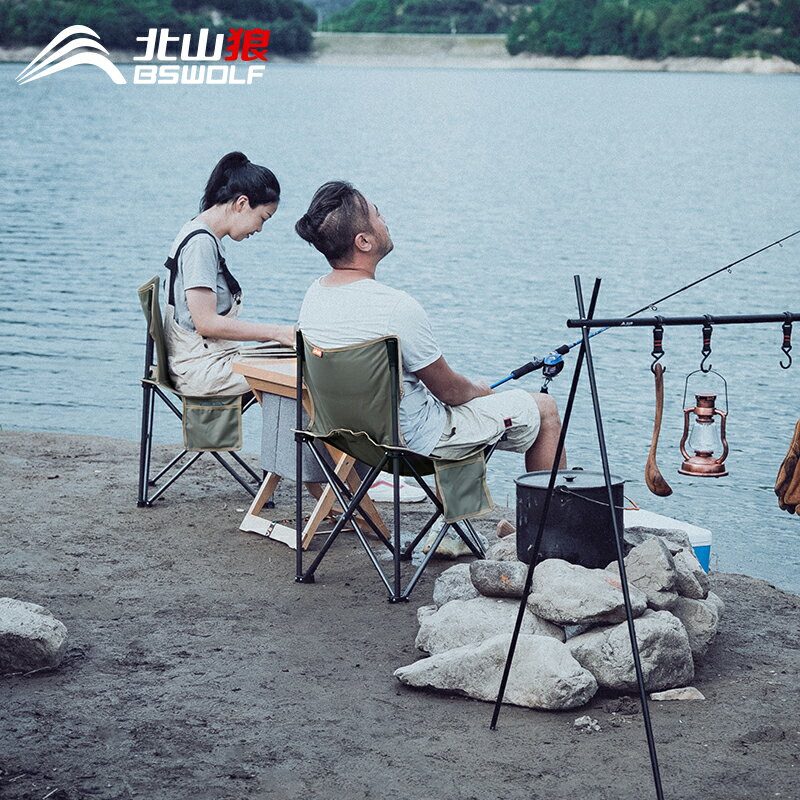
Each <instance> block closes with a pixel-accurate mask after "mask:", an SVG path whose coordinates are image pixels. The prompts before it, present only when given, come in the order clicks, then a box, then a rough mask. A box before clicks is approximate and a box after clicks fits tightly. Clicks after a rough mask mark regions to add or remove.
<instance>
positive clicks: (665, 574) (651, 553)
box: [606, 536, 678, 611]
mask: <svg viewBox="0 0 800 800" xmlns="http://www.w3.org/2000/svg"><path fill="white" fill-rule="evenodd" d="M606 570H607V571H608V572H609V573H611V574H612V575H614V576H616V577H617V578H619V564H617V563H616V562H613V563H612V564H609V565H608V567H606ZM625 574H626V575H627V577H628V583H629V585H630V584H632V585H633V586H635V587H636V588H637V589H641V590H642V591H643V592H644V593H645V595H646V596H647V605H648V606H650V608H654V609H655V610H656V611H663V610H666V609H669V608H671V607H672V606H673V605H674V604H675V601H676V600H677V599H678V593H677V591H675V588H676V586H677V583H678V577H677V574H676V572H675V564H674V563H673V560H672V554H671V553H670V552H669V549H668V547H667V545H666V544H665V543H664V540H663V539H661V538H660V537H657V536H653V537H652V538H650V539H645V541H643V542H642V543H641V544H638V545H636V547H634V548H633V549H632V550H631V551H630V553H628V555H627V556H626V557H625Z"/></svg>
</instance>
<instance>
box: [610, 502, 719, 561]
mask: <svg viewBox="0 0 800 800" xmlns="http://www.w3.org/2000/svg"><path fill="white" fill-rule="evenodd" d="M624 524H625V533H624V536H623V538H624V539H625V543H626V544H627V545H628V546H629V547H635V546H636V545H638V544H641V543H642V542H644V541H645V540H646V539H649V538H651V537H653V536H660V537H662V538H663V539H664V540H665V543H666V544H667V546H668V547H669V549H670V552H671V553H673V554H675V553H676V552H678V550H681V549H687V548H691V546H692V543H691V539H690V536H692V535H695V536H706V535H707V534H708V533H709V531H707V530H706V529H705V528H699V527H698V526H697V525H691V524H689V523H688V522H681V521H680V520H677V519H672V518H671V517H665V516H664V515H663V514H656V513H655V512H653V511H645V510H644V509H643V508H640V509H637V510H634V511H625V512H624Z"/></svg>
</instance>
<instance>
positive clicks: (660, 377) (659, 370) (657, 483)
mask: <svg viewBox="0 0 800 800" xmlns="http://www.w3.org/2000/svg"><path fill="white" fill-rule="evenodd" d="M653 374H654V375H655V376H656V413H655V420H654V422H653V441H652V442H651V443H650V453H649V455H648V456H647V463H646V464H645V466H644V480H645V483H646V484H647V488H648V489H649V490H650V491H651V492H652V493H653V494H657V495H658V496H659V497H669V496H670V495H671V494H672V487H670V485H669V484H668V483H667V481H666V480H665V478H664V476H663V475H662V474H661V470H660V469H659V468H658V465H657V464H656V447H658V434H659V433H660V432H661V416H662V414H663V411H664V367H663V366H662V365H661V364H654V365H653Z"/></svg>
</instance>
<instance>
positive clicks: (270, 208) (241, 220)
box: [228, 195, 278, 242]
mask: <svg viewBox="0 0 800 800" xmlns="http://www.w3.org/2000/svg"><path fill="white" fill-rule="evenodd" d="M242 201H244V202H242ZM277 210H278V204H277V203H263V204H262V205H260V206H256V207H255V208H252V207H251V206H250V201H249V200H248V199H247V198H246V197H245V196H244V195H242V196H241V197H240V198H239V199H238V200H236V201H235V202H234V204H233V213H232V215H231V226H230V231H229V233H228V235H229V236H230V237H231V239H233V240H234V241H236V242H241V241H243V240H244V239H246V238H247V237H248V236H252V235H253V234H254V233H260V232H261V229H262V228H263V227H264V223H265V222H266V221H267V220H268V219H269V218H270V217H272V215H273V214H274V213H275V212H276V211H277Z"/></svg>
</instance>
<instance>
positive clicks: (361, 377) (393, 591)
mask: <svg viewBox="0 0 800 800" xmlns="http://www.w3.org/2000/svg"><path fill="white" fill-rule="evenodd" d="M297 359H298V364H297V377H298V386H297V397H301V395H302V388H303V386H305V389H306V391H307V392H308V395H309V398H310V401H311V409H310V417H311V421H310V423H309V425H308V427H307V428H305V429H304V428H303V421H302V406H301V405H300V403H298V405H297V429H296V432H295V440H296V442H297V486H302V482H303V476H302V458H301V453H302V448H303V447H304V446H306V447H309V448H311V451H312V453H314V457H315V459H316V461H317V462H318V463H319V465H320V467H321V469H322V470H323V472H324V473H325V475H326V479H327V480H328V482H329V483H330V486H331V488H332V489H333V491H334V493H335V494H336V497H337V500H338V501H339V503H340V504H341V507H342V508H343V509H344V513H343V514H342V516H341V518H340V519H339V520H338V522H337V524H336V525H335V526H334V528H333V530H332V531H331V533H330V534H329V535H328V538H327V539H326V540H325V542H324V544H323V545H322V547H321V549H320V550H319V552H318V553H317V554H316V556H315V558H314V560H313V562H312V564H311V565H310V566H309V567H308V569H306V570H305V571H304V570H303V548H302V547H301V546H300V542H301V539H300V537H301V524H300V522H299V520H301V519H302V507H301V502H300V494H299V493H298V494H297V509H296V520H298V522H297V537H298V544H297V550H296V578H295V579H296V580H297V581H298V582H301V583H313V582H314V573H315V572H316V569H317V567H318V566H319V564H320V562H321V561H322V559H323V558H324V557H325V555H326V554H327V552H328V550H329V549H330V547H331V545H332V544H333V542H334V541H335V540H336V537H337V536H338V535H339V533H340V532H341V530H342V529H343V528H344V526H345V525H347V524H348V523H350V524H351V525H352V527H353V528H354V530H355V533H356V535H357V536H358V539H359V541H360V542H361V545H362V546H363V547H364V550H365V551H366V553H367V555H368V557H369V559H370V561H371V562H372V565H373V567H374V568H375V569H376V571H377V572H378V575H379V576H380V578H381V580H382V582H383V585H384V586H385V587H386V590H387V591H388V593H389V600H390V601H391V602H397V601H399V600H407V599H408V596H409V594H410V593H411V591H412V590H413V588H414V586H415V585H416V583H417V581H418V580H419V579H420V577H421V576H422V573H423V572H424V570H425V568H426V567H427V565H428V563H429V561H430V559H431V558H432V557H433V555H434V553H435V552H436V548H437V547H438V546H439V545H440V544H441V542H442V539H444V537H445V535H446V534H447V532H448V531H449V530H450V528H451V527H452V528H453V529H454V530H455V531H456V533H457V534H458V535H459V536H460V537H461V539H462V540H463V541H464V542H465V543H466V545H467V546H468V547H469V549H470V550H471V551H472V552H473V553H474V554H475V555H476V556H477V557H478V558H483V557H484V555H485V553H484V550H483V546H482V544H481V541H480V538H479V537H478V534H477V532H476V531H475V529H474V527H473V526H472V524H471V523H470V522H469V520H468V519H467V517H470V516H476V515H477V514H480V513H485V512H486V511H489V510H490V509H491V508H492V505H493V504H492V501H491V496H490V495H489V492H488V488H487V487H486V481H485V470H486V461H487V459H488V458H489V456H490V455H491V453H492V452H493V451H494V449H495V447H496V446H497V445H496V444H495V445H492V446H491V447H489V448H486V449H485V450H484V449H480V450H478V451H477V452H476V453H474V454H471V455H470V456H469V457H467V458H465V459H460V460H458V461H444V460H440V459H434V458H431V457H430V456H423V455H420V454H419V453H415V452H413V451H412V450H409V449H408V448H407V447H406V446H405V445H404V442H403V440H402V436H401V432H400V426H399V422H398V412H399V405H400V396H401V393H400V377H401V371H400V364H401V360H400V344H399V342H398V339H397V337H394V336H386V337H382V338H380V339H374V340H372V341H370V342H366V343H364V344H360V345H354V346H349V347H340V348H324V349H323V348H319V347H316V346H315V345H314V344H312V343H311V342H309V341H308V340H306V339H304V337H303V335H302V333H301V332H299V331H298V334H297ZM320 443H326V444H329V445H332V446H333V447H335V448H337V449H338V450H341V451H342V452H344V453H347V454H348V455H350V456H353V457H354V458H356V459H358V460H359V461H361V462H363V463H365V464H367V465H369V466H370V467H371V469H370V470H369V473H368V474H367V475H366V477H364V478H363V480H362V481H361V483H360V485H359V486H358V487H357V489H356V490H355V491H352V490H351V489H350V488H349V487H348V486H347V485H346V484H345V483H344V482H342V480H341V479H340V478H338V477H337V476H336V474H335V473H334V472H333V470H332V469H331V468H330V466H329V465H328V463H327V462H326V460H325V459H324V458H323V457H322V451H321V450H320ZM381 470H385V471H386V472H391V473H392V475H393V477H394V501H393V512H394V515H393V532H392V539H391V541H390V540H389V539H388V538H387V537H386V536H385V535H384V534H383V533H381V531H380V530H378V529H377V528H376V527H375V526H373V525H372V524H371V521H370V518H369V516H368V515H367V514H364V513H363V512H361V516H362V517H363V518H364V520H366V522H367V524H368V525H369V527H370V528H372V533H373V534H374V535H375V536H376V537H377V539H378V540H379V541H380V542H382V544H383V545H384V546H385V547H386V548H388V550H389V552H390V553H391V554H392V566H393V575H392V576H391V578H390V577H389V576H387V574H386V573H385V572H384V570H383V568H382V567H381V565H380V563H379V560H378V556H377V555H376V553H375V552H374V551H373V549H372V547H371V546H370V544H369V542H368V541H367V538H366V535H365V531H364V530H362V528H361V526H360V524H359V521H358V520H357V519H355V518H354V514H355V512H356V511H361V502H362V500H363V498H364V496H365V495H366V493H367V490H368V489H369V487H370V486H371V485H372V483H373V481H374V480H375V478H376V477H377V475H378V473H379V472H381ZM434 473H435V474H436V484H437V488H438V489H439V493H440V494H441V495H442V499H440V498H439V497H438V496H437V494H436V493H434V492H433V491H432V490H431V488H430V487H429V486H428V484H427V483H426V482H425V481H424V480H423V476H424V475H431V474H434ZM401 474H402V475H405V476H408V477H412V478H414V479H415V480H416V481H417V483H418V484H419V485H420V487H422V489H423V490H424V491H425V493H426V494H427V496H428V498H429V499H430V500H431V502H432V503H433V505H434V506H435V511H434V513H433V514H432V515H431V517H430V518H429V519H428V521H427V522H426V523H425V525H424V526H423V528H422V530H421V531H420V532H419V533H418V534H417V535H416V536H415V537H414V538H413V540H412V541H411V542H410V544H408V545H407V546H406V547H405V549H403V548H402V546H401V541H400V487H399V477H400V475H401ZM440 517H444V525H443V526H442V528H441V530H439V532H438V535H437V536H436V537H435V540H434V542H433V543H432V544H431V546H430V547H429V549H428V551H427V553H426V554H425V555H424V557H423V558H422V561H421V562H420V563H419V566H418V567H417V569H416V571H415V572H414V574H413V575H412V576H411V578H410V579H409V581H408V583H407V584H406V586H405V588H403V587H402V583H401V569H400V567H401V561H402V560H406V559H410V558H411V556H412V553H413V551H414V549H415V548H416V547H417V546H418V545H419V544H420V542H421V541H422V540H423V537H425V535H426V534H427V533H428V532H429V531H430V530H431V528H432V527H433V525H434V523H435V522H436V521H437V520H438V519H439V518H440Z"/></svg>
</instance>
